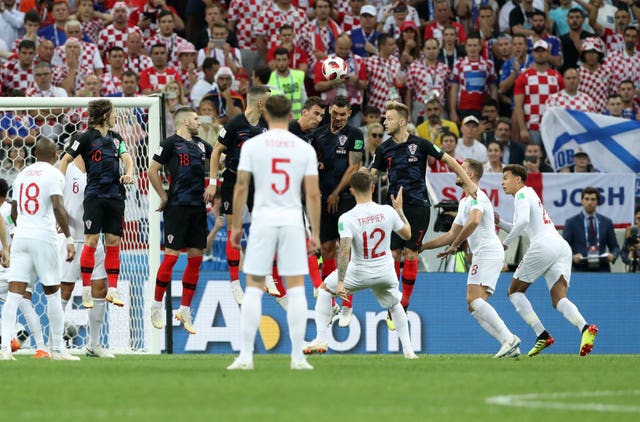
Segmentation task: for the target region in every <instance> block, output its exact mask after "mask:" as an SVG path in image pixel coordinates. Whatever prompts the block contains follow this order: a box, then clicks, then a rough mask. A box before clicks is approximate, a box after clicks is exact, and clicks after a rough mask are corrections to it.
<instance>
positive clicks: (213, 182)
mask: <svg viewBox="0 0 640 422" xmlns="http://www.w3.org/2000/svg"><path fill="white" fill-rule="evenodd" d="M226 150H227V147H226V146H224V145H222V143H221V142H218V143H216V146H215V147H213V152H212V153H211V158H210V159H209V186H207V189H206V190H205V191H204V202H211V203H213V197H214V196H215V195H216V189H217V188H218V184H217V183H218V170H219V169H220V155H221V154H222V153H223V152H224V151H226Z"/></svg>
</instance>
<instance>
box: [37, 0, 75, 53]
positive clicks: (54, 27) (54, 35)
mask: <svg viewBox="0 0 640 422" xmlns="http://www.w3.org/2000/svg"><path fill="white" fill-rule="evenodd" d="M51 15H52V16H53V21H54V22H53V23H52V24H51V25H47V26H45V27H43V28H40V30H39V31H38V36H41V37H43V38H46V39H48V40H49V41H51V42H52V43H53V45H54V46H55V47H59V46H61V45H64V43H65V42H66V41H67V34H66V32H65V30H64V26H65V25H66V23H67V21H68V20H69V15H70V10H69V4H68V3H67V0H54V2H53V9H52V10H51Z"/></svg>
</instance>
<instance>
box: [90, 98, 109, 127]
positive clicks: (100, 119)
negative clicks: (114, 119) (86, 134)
mask: <svg viewBox="0 0 640 422" xmlns="http://www.w3.org/2000/svg"><path fill="white" fill-rule="evenodd" d="M112 111H113V104H111V101H109V100H95V101H91V102H90V103H89V107H88V108H87V113H88V114H89V126H104V125H106V123H107V119H108V118H109V113H111V112H112Z"/></svg>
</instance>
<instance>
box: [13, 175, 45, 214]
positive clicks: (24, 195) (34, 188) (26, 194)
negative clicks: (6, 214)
mask: <svg viewBox="0 0 640 422" xmlns="http://www.w3.org/2000/svg"><path fill="white" fill-rule="evenodd" d="M38 195H40V187H39V186H38V185H36V184H35V183H29V184H28V185H27V186H26V187H25V186H24V183H21V184H20V193H19V198H18V207H19V208H20V214H22V213H23V212H26V213H27V214H29V215H34V214H35V213H37V212H38V210H39V209H40V202H38Z"/></svg>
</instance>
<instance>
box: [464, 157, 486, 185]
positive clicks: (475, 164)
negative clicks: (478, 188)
mask: <svg viewBox="0 0 640 422" xmlns="http://www.w3.org/2000/svg"><path fill="white" fill-rule="evenodd" d="M464 161H466V162H467V164H468V165H469V168H470V169H471V171H472V172H473V174H474V175H475V176H476V180H480V178H481V177H482V174H483V173H484V166H483V164H482V163H481V162H480V161H478V160H474V159H473V158H467V159H466V160H464Z"/></svg>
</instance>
